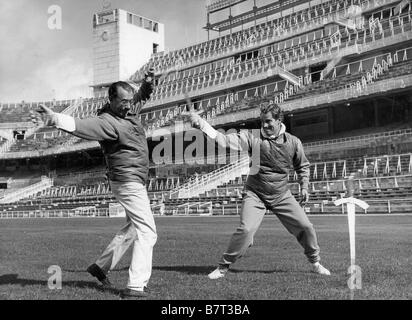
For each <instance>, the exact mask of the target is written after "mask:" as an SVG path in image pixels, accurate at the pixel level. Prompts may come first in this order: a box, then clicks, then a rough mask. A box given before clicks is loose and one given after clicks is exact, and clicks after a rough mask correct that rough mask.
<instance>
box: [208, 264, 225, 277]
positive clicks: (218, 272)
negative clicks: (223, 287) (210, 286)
mask: <svg viewBox="0 0 412 320" xmlns="http://www.w3.org/2000/svg"><path fill="white" fill-rule="evenodd" d="M228 270H229V267H228V266H222V265H220V266H219V267H217V268H216V269H215V270H214V271H212V272H211V273H209V275H208V277H209V279H211V280H216V279H219V278H223V277H224V276H225V275H226V273H227V271H228Z"/></svg>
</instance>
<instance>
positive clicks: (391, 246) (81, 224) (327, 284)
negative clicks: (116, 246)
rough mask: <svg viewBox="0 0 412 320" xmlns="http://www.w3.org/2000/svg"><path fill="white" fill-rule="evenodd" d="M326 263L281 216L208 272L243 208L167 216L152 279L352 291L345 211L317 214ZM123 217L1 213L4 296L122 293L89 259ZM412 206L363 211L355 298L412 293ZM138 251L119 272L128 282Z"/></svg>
mask: <svg viewBox="0 0 412 320" xmlns="http://www.w3.org/2000/svg"><path fill="white" fill-rule="evenodd" d="M310 219H311V221H312V223H313V224H314V226H315V228H316V230H317V233H318V238H319V243H320V246H321V256H322V263H323V264H324V265H325V266H326V267H327V268H329V269H330V270H331V272H332V276H330V277H324V276H319V275H316V274H313V273H310V272H309V265H308V263H307V262H306V259H305V257H304V255H303V252H302V248H301V247H300V246H299V245H298V243H297V241H296V240H295V238H294V237H292V236H291V235H290V234H289V233H288V232H287V231H286V230H285V229H284V227H283V226H282V225H281V224H280V222H279V221H278V220H277V218H276V217H274V216H267V217H266V218H265V219H264V221H263V223H262V226H261V228H260V230H259V231H258V233H257V235H256V237H255V244H254V246H253V247H251V248H249V250H248V252H247V253H246V255H245V256H244V257H243V258H242V259H240V260H239V261H238V262H237V263H236V264H235V265H233V268H232V270H231V272H229V273H228V275H227V276H226V277H225V278H223V279H219V280H215V281H211V280H209V279H208V278H207V276H206V275H207V274H208V272H210V271H212V270H213V268H214V267H215V263H216V261H217V260H218V258H219V257H220V254H221V253H222V252H223V250H225V249H226V245H227V243H228V241H229V238H230V236H231V234H232V232H233V231H234V229H235V227H236V226H237V223H238V217H158V218H156V223H157V228H158V236H159V237H158V242H157V244H156V246H155V251H154V257H153V259H154V260H153V273H152V278H151V281H150V283H149V288H150V291H151V296H150V297H149V299H153V300H166V299H167V300H174V299H187V300H201V299H212V300H214V299H219V300H226V299H234V300H243V299H244V300H255V299H264V300H265V299H338V300H341V299H349V297H350V290H349V289H348V287H347V280H348V274H347V269H348V267H349V264H350V263H349V236H348V228H347V221H346V217H345V216H310ZM122 224H123V219H120V218H116V219H109V218H70V219H14V220H0V235H1V244H0V256H1V264H0V299H36V300H37V299H40V300H42V299H81V300H83V299H120V298H119V296H118V294H117V292H116V291H110V292H107V291H101V290H100V289H99V286H98V284H97V282H96V281H95V279H94V278H93V277H91V276H90V275H89V274H88V273H87V272H85V269H86V268H87V266H88V265H89V264H90V263H92V262H93V261H94V260H95V259H96V258H97V257H98V255H99V254H100V253H101V251H102V250H103V249H104V248H105V247H106V245H107V244H108V242H109V241H110V240H111V238H112V237H113V235H114V234H115V232H116V231H117V230H118V229H119V228H120V226H121V225H122ZM411 234H412V215H409V216H364V215H360V216H358V217H357V225H356V240H357V264H358V265H359V266H360V267H361V268H362V289H360V290H356V292H355V299H411V298H412V261H411ZM130 255H131V252H130V250H129V252H128V253H127V254H126V255H125V256H124V258H123V260H122V261H121V262H120V264H119V265H118V266H117V267H116V269H115V270H113V271H112V272H111V273H110V278H111V280H112V282H113V283H114V284H115V285H116V287H118V288H119V289H122V288H124V287H125V285H126V282H127V277H128V271H127V270H128V263H129V262H130ZM51 265H58V266H60V267H61V269H62V289H61V290H50V289H49V288H48V285H47V284H48V278H49V277H50V274H48V273H47V270H48V267H49V266H51Z"/></svg>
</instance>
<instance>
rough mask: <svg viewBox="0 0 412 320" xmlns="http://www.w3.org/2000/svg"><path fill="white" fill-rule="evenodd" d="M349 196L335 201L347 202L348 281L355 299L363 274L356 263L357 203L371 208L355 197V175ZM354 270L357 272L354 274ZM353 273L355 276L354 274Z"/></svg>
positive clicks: (339, 204)
mask: <svg viewBox="0 0 412 320" xmlns="http://www.w3.org/2000/svg"><path fill="white" fill-rule="evenodd" d="M347 189H348V197H347V198H342V199H338V200H336V201H334V204H335V206H341V205H344V204H346V208H347V215H348V226H349V246H350V267H349V269H348V272H349V273H350V274H351V278H350V279H349V281H348V286H349V289H350V290H351V299H353V293H354V292H353V290H354V289H361V287H362V284H361V281H362V280H361V278H359V277H360V276H361V273H360V268H359V267H358V266H356V264H355V257H356V254H355V248H356V246H355V205H358V206H359V207H361V208H362V209H363V210H366V209H368V208H369V205H368V204H367V203H366V202H365V201H362V200H359V199H356V198H354V197H353V193H354V188H353V176H350V177H349V180H348V188H347ZM353 272H354V273H355V274H354V275H353ZM352 275H353V276H352Z"/></svg>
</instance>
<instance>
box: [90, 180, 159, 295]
mask: <svg viewBox="0 0 412 320" xmlns="http://www.w3.org/2000/svg"><path fill="white" fill-rule="evenodd" d="M110 186H111V189H112V192H113V194H114V196H115V198H116V199H117V201H118V202H119V203H120V204H121V205H122V206H123V207H124V209H125V211H126V222H127V223H126V225H125V226H123V227H122V228H121V229H120V231H119V232H118V233H117V234H116V236H115V237H114V238H113V240H112V242H110V244H109V245H108V246H107V248H106V249H105V250H104V252H103V253H102V255H101V256H100V258H99V259H97V261H96V264H97V265H98V266H99V267H100V268H101V269H102V270H103V271H104V272H105V273H107V272H108V271H110V270H112V269H113V268H114V267H115V266H116V264H117V263H118V262H119V261H120V259H121V258H122V256H123V254H124V253H125V252H126V251H127V249H128V248H129V247H130V245H131V244H132V243H133V244H134V245H133V253H132V262H131V264H130V267H129V281H128V284H127V287H128V288H130V289H133V290H143V288H144V287H146V286H147V283H148V282H149V279H150V276H151V274H152V257H153V247H154V245H155V243H156V240H157V233H156V225H155V222H154V218H153V214H152V210H151V208H150V200H149V197H148V195H147V191H146V187H145V186H144V185H143V184H141V183H139V182H116V181H110Z"/></svg>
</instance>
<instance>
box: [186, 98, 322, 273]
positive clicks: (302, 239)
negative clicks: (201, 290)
mask: <svg viewBox="0 0 412 320" xmlns="http://www.w3.org/2000/svg"><path fill="white" fill-rule="evenodd" d="M186 116H188V117H189V119H190V122H191V123H192V126H194V127H196V128H199V129H201V130H202V131H203V132H204V133H205V134H206V135H207V136H208V137H209V138H211V139H214V140H215V141H216V142H217V143H218V145H219V146H221V147H223V148H226V147H229V148H230V149H235V150H240V151H248V153H249V155H250V156H251V159H252V164H251V167H250V171H249V176H248V178H247V181H246V185H245V193H244V197H243V203H242V210H241V213H240V226H239V227H238V228H237V230H236V232H235V233H234V234H233V236H232V238H231V240H230V243H229V246H228V249H227V250H226V252H225V253H224V254H223V256H222V258H221V259H220V261H219V266H218V268H217V269H216V270H214V271H213V272H211V273H210V274H209V278H210V279H218V278H222V277H224V276H225V274H226V272H227V271H228V269H229V266H230V265H231V264H232V263H234V262H235V261H236V260H237V259H239V258H240V257H242V256H243V254H244V253H245V252H246V250H247V248H248V247H250V246H251V245H252V244H253V237H254V235H255V233H256V231H257V230H258V228H259V226H260V224H261V222H262V219H263V216H264V215H265V212H266V210H267V209H268V210H271V211H272V212H273V213H274V214H276V216H277V217H278V218H279V219H280V221H281V223H282V224H283V225H284V226H285V227H286V229H287V230H288V231H289V232H290V233H291V234H293V235H294V236H295V237H296V239H297V240H298V242H299V243H300V245H301V246H302V247H303V248H304V253H305V255H306V257H307V259H308V260H309V262H310V263H311V264H312V271H313V272H315V273H318V274H323V275H330V272H329V271H328V270H327V269H326V268H324V267H323V266H322V265H321V264H320V263H319V260H320V257H319V252H320V250H319V246H318V242H317V238H316V233H315V230H314V228H313V225H312V224H311V223H310V221H309V219H308V217H307V216H306V214H305V212H304V210H303V209H302V207H301V206H300V205H299V203H298V202H297V201H296V199H295V198H294V197H293V195H292V193H291V192H290V190H289V188H288V185H287V178H288V173H289V170H290V169H291V168H293V169H294V170H295V171H296V173H297V175H298V178H299V182H300V186H301V197H302V200H303V201H305V202H307V201H308V200H309V192H308V186H309V161H308V160H307V159H306V156H305V153H304V151H303V147H302V143H301V141H300V140H299V139H298V138H297V137H295V136H293V135H291V134H289V133H287V132H286V131H285V125H284V124H283V123H282V120H283V112H282V110H281V108H280V107H279V106H278V105H276V104H273V103H269V104H265V105H264V106H263V108H262V109H261V129H260V132H259V135H253V134H252V133H251V132H250V131H241V132H240V133H233V134H227V135H224V134H222V133H220V132H218V131H217V130H215V129H214V128H212V127H211V126H210V125H209V123H207V122H206V121H205V120H204V119H202V118H201V117H200V116H199V115H198V114H197V113H195V112H191V113H189V114H186ZM255 153H257V157H256V154H255ZM256 159H259V160H258V161H256ZM254 160H255V161H254Z"/></svg>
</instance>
